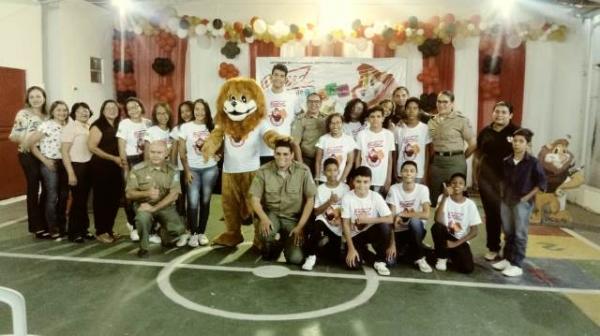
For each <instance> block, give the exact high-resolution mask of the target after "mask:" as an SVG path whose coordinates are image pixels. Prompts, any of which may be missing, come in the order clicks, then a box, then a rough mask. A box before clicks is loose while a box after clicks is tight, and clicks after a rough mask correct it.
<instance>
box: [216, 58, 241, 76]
mask: <svg viewBox="0 0 600 336" xmlns="http://www.w3.org/2000/svg"><path fill="white" fill-rule="evenodd" d="M239 75H240V71H239V70H238V68H236V66H235V65H233V64H231V63H225V62H221V64H219V77H221V78H223V79H229V78H233V77H237V76H239Z"/></svg>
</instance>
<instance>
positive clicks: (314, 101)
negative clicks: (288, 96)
mask: <svg viewBox="0 0 600 336" xmlns="http://www.w3.org/2000/svg"><path fill="white" fill-rule="evenodd" d="M308 103H309V104H320V103H321V101H320V100H309V101H308Z"/></svg>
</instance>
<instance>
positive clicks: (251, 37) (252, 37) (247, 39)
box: [246, 36, 254, 43]
mask: <svg viewBox="0 0 600 336" xmlns="http://www.w3.org/2000/svg"><path fill="white" fill-rule="evenodd" d="M252 42H254V36H250V37H246V43H252Z"/></svg>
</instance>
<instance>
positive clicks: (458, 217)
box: [438, 195, 481, 239]
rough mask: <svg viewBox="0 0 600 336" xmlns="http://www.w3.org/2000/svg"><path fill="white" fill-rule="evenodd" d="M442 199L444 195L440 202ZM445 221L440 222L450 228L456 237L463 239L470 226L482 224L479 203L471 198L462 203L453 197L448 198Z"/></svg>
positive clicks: (450, 231)
mask: <svg viewBox="0 0 600 336" xmlns="http://www.w3.org/2000/svg"><path fill="white" fill-rule="evenodd" d="M441 201H442V195H440V197H439V198H438V204H440V202H441ZM443 212H444V222H443V223H440V224H443V225H445V226H446V228H448V232H449V233H450V234H451V235H452V236H454V237H455V238H456V239H461V238H462V237H464V236H466V235H467V233H469V227H470V226H473V225H479V224H481V217H480V216H479V210H477V205H475V202H473V201H472V200H471V199H469V198H465V201H464V202H462V203H456V202H454V201H453V200H452V198H450V197H448V198H446V203H445V204H444V209H443Z"/></svg>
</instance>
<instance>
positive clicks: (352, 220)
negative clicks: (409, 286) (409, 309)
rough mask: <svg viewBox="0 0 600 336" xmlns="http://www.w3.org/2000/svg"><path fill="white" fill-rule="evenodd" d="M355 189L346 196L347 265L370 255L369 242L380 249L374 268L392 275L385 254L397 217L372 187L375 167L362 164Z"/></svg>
mask: <svg viewBox="0 0 600 336" xmlns="http://www.w3.org/2000/svg"><path fill="white" fill-rule="evenodd" d="M352 176H353V183H354V190H352V191H350V192H348V193H346V195H344V197H343V198H342V223H343V233H344V238H345V240H346V244H347V254H346V265H347V266H348V267H350V268H358V266H359V265H360V264H361V263H362V262H363V261H364V258H365V257H366V255H367V254H368V252H367V244H369V243H370V244H371V245H372V246H373V248H374V249H375V252H376V257H375V263H374V264H373V268H375V270H376V271H377V273H378V274H379V275H390V270H389V269H388V268H387V265H386V263H385V253H386V250H387V249H388V248H389V247H390V245H391V243H390V231H391V227H390V226H391V225H390V224H392V223H393V220H394V219H393V216H392V212H391V211H390V208H389V207H388V206H387V204H386V203H385V201H384V199H383V197H382V196H381V195H380V194H378V193H376V192H373V191H371V190H370V187H371V170H370V169H369V167H364V166H362V167H358V168H356V169H355V170H354V171H353V174H352Z"/></svg>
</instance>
